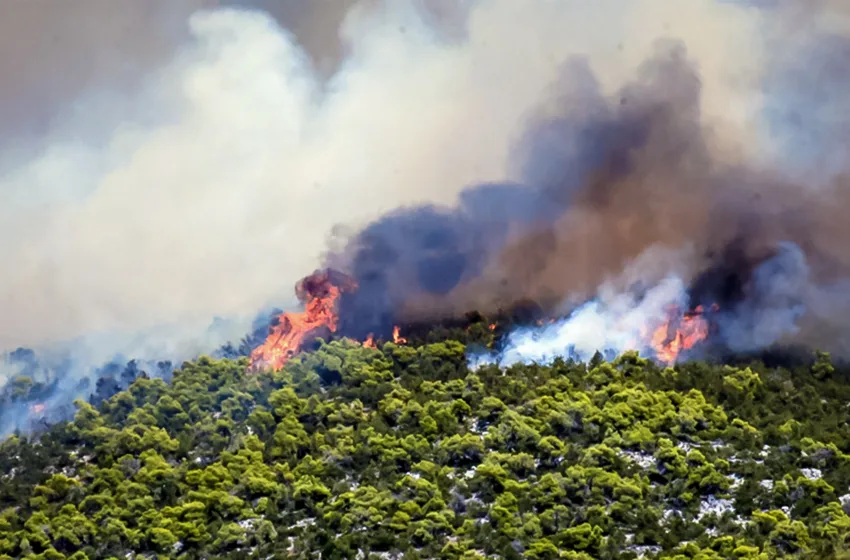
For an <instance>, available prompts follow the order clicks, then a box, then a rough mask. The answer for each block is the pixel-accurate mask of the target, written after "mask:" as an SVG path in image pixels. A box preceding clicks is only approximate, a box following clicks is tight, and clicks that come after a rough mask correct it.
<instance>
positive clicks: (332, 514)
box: [0, 321, 850, 560]
mask: <svg viewBox="0 0 850 560" xmlns="http://www.w3.org/2000/svg"><path fill="white" fill-rule="evenodd" d="M493 336H495V335H494V333H493V332H491V330H489V329H488V327H487V323H486V321H481V322H478V323H475V324H473V325H471V326H469V327H468V328H452V329H447V328H435V329H433V330H431V331H430V332H428V333H425V334H423V335H422V336H416V337H410V340H409V341H408V342H407V343H406V344H395V343H393V342H385V343H379V344H377V345H375V347H364V346H363V345H362V344H360V343H357V342H355V341H352V340H348V339H340V340H332V341H324V340H320V341H319V343H318V344H317V348H315V349H314V350H312V351H309V352H305V353H303V354H300V355H299V356H297V357H296V358H294V359H292V360H291V361H289V362H287V363H286V364H285V366H284V367H283V368H282V369H280V370H277V371H269V372H263V373H249V372H248V371H247V366H248V359H247V358H246V357H244V356H241V357H233V358H221V359H213V358H210V357H200V358H199V359H197V360H195V361H192V362H186V363H183V364H182V365H181V367H179V368H178V369H177V370H176V371H175V372H174V373H173V375H171V376H170V377H169V378H168V379H162V378H160V377H156V376H154V375H150V376H149V375H147V374H145V373H143V372H142V373H140V374H139V375H138V376H135V380H132V382H131V383H129V384H128V386H127V387H126V388H124V389H121V390H119V389H118V388H115V390H114V391H109V393H112V394H107V395H101V397H100V398H92V399H90V400H89V401H85V400H78V401H77V402H76V403H75V407H76V410H75V413H74V415H73V419H72V420H69V421H67V422H59V423H56V424H53V425H51V426H50V427H48V428H46V429H44V430H42V431H40V432H38V433H34V434H23V433H17V434H15V435H13V436H10V437H8V438H7V439H6V440H4V441H3V442H2V443H0V477H1V478H0V558H4V559H11V558H25V559H29V560H35V559H44V560H48V559H49V560H53V559H56V560H60V559H73V560H83V559H92V560H93V559H99V558H104V559H107V558H114V559H134V558H135V559H154V558H156V559H167V558H184V559H202V558H203V559H209V558H234V559H235V558H263V559H265V558H323V559H337V558H357V559H372V558H374V559H378V558H381V559H391V558H397V559H402V558H403V559H424V558H441V559H447V560H448V559H452V560H454V559H480V558H508V559H513V558H530V559H554V558H565V559H570V560H590V559H614V558H618V559H619V558H622V559H636V558H669V559H682V560H683V559H700V560H715V559H718V560H719V559H729V560H731V559H759V560H762V559H774V558H801V559H819V560H821V559H830V558H850V542H848V538H850V516H848V513H847V512H848V511H850V426H848V423H847V422H846V419H847V416H848V407H850V383H848V377H847V375H846V373H845V372H843V371H842V368H841V367H839V366H838V365H834V364H833V363H832V361H831V359H830V356H829V355H828V354H825V353H817V354H816V355H814V356H812V357H811V359H810V360H808V362H804V363H800V364H794V365H793V366H792V365H788V364H786V365H785V366H782V365H781V364H773V363H771V364H768V363H766V362H765V361H759V360H746V361H739V362H737V363H730V362H727V363H713V362H710V361H690V362H684V363H681V364H678V365H676V366H675V367H663V366H660V365H658V364H656V363H654V362H652V361H650V360H647V359H645V358H643V357H641V356H640V355H638V354H637V353H634V352H628V353H625V354H623V355H621V356H618V357H616V358H615V359H612V360H605V359H603V358H602V357H601V356H597V357H596V358H594V359H593V360H591V361H590V362H589V363H587V364H585V363H578V362H572V361H565V360H556V361H555V362H554V363H552V364H551V365H547V366H542V365H517V366H512V367H510V368H507V369H500V368H499V367H497V366H493V365H490V366H483V367H480V368H478V369H471V368H470V367H469V365H468V360H467V347H468V346H472V345H482V344H483V345H486V344H490V343H492V337H493ZM36 385H37V384H34V383H32V381H31V380H27V379H18V380H16V381H15V382H14V383H11V384H10V385H9V387H11V388H12V389H7V391H6V393H5V394H4V396H3V398H4V399H6V400H7V402H14V401H16V400H19V401H22V402H24V401H26V399H27V398H28V395H27V391H30V390H37V386H36Z"/></svg>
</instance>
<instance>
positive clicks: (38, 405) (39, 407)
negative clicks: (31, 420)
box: [30, 403, 46, 414]
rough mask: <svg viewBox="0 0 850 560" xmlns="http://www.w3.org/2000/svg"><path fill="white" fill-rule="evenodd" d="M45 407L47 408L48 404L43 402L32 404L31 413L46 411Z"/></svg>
mask: <svg viewBox="0 0 850 560" xmlns="http://www.w3.org/2000/svg"><path fill="white" fill-rule="evenodd" d="M45 408H46V405H44V404H42V403H36V404H33V405H30V413H31V414H42V413H43V412H44V409H45Z"/></svg>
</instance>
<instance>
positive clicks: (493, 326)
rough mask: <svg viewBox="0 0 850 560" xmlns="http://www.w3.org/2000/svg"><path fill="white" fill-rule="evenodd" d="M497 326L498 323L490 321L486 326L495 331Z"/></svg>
mask: <svg viewBox="0 0 850 560" xmlns="http://www.w3.org/2000/svg"><path fill="white" fill-rule="evenodd" d="M497 326H498V323H490V324H489V325H488V326H487V328H488V329H490V330H491V331H495V330H496V327H497Z"/></svg>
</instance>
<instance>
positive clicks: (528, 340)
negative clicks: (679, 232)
mask: <svg viewBox="0 0 850 560" xmlns="http://www.w3.org/2000/svg"><path fill="white" fill-rule="evenodd" d="M689 257H691V250H690V247H687V246H685V247H682V248H679V249H675V250H673V249H670V248H664V247H657V246H654V247H650V248H649V249H647V250H646V251H645V252H644V253H643V254H641V256H640V257H638V258H637V259H635V260H634V262H632V263H631V264H630V265H629V266H628V267H626V269H625V270H624V271H623V272H622V273H621V274H620V275H619V276H618V277H617V278H612V279H610V280H609V281H608V282H605V283H604V284H603V285H602V286H601V287H600V288H599V291H598V293H597V294H596V297H595V298H594V299H592V300H590V301H589V302H587V303H585V304H583V305H581V306H579V307H578V308H576V309H575V310H573V311H572V312H571V313H570V314H569V315H568V316H567V317H566V318H563V319H559V320H557V321H554V322H552V323H549V324H545V325H542V326H539V327H525V328H518V329H516V330H514V331H512V332H510V333H509V334H508V335H507V336H506V337H505V340H504V342H503V343H502V347H501V350H500V351H499V352H496V353H483V354H473V355H471V356H470V360H469V363H470V367H472V368H477V367H480V366H482V365H487V364H496V365H499V366H500V367H509V366H511V365H514V364H519V363H522V364H531V363H537V364H550V363H552V361H553V360H555V359H556V358H564V359H568V358H572V359H576V360H580V361H584V362H587V361H589V360H590V359H591V358H592V357H593V356H594V354H596V352H599V353H601V354H603V355H605V356H616V355H619V354H622V353H623V352H625V351H627V350H637V351H639V352H641V353H642V354H644V355H650V354H651V352H652V349H651V347H650V335H651V333H652V332H653V331H654V330H655V329H656V328H658V327H659V326H661V325H663V324H664V323H666V322H667V321H668V320H669V317H670V315H669V313H670V310H671V308H675V309H680V310H683V309H686V308H687V306H688V303H689V302H688V292H687V286H686V282H685V279H684V278H683V276H682V275H681V274H680V272H683V270H682V269H683V263H685V262H686V261H687V259H688V258H689Z"/></svg>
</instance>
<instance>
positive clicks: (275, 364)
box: [249, 269, 357, 372]
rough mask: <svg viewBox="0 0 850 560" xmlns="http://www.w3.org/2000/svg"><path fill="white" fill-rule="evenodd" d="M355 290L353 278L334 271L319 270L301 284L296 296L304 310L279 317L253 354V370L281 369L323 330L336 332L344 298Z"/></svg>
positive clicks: (250, 368) (355, 284)
mask: <svg viewBox="0 0 850 560" xmlns="http://www.w3.org/2000/svg"><path fill="white" fill-rule="evenodd" d="M355 290H357V282H356V281H355V280H354V279H353V278H351V277H350V276H348V275H346V274H343V273H341V272H338V271H335V270H332V269H326V270H317V271H316V272H314V273H313V274H311V275H310V276H308V277H306V278H304V279H302V280H301V281H300V282H298V284H296V286H295V294H296V295H297V296H298V299H299V300H300V301H301V302H303V303H304V311H303V312H302V313H282V314H281V315H280V316H279V317H278V323H277V324H276V325H274V326H272V327H271V328H270V329H269V336H268V337H267V338H266V341H265V342H264V343H263V344H261V345H260V346H258V347H257V348H255V349H254V351H253V352H251V365H250V367H249V371H254V372H256V371H262V370H265V369H280V368H282V367H283V365H284V364H285V363H286V362H287V361H289V360H290V359H291V358H292V357H293V356H295V355H296V354H297V353H298V352H300V351H301V349H302V348H303V346H304V344H305V343H306V342H310V341H311V340H314V339H315V338H316V337H317V336H319V335H320V334H321V331H323V330H326V331H330V332H336V329H337V320H338V316H337V306H338V304H339V298H340V295H342V293H344V292H353V291H355Z"/></svg>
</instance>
